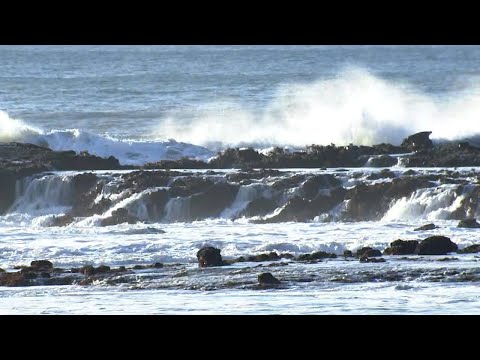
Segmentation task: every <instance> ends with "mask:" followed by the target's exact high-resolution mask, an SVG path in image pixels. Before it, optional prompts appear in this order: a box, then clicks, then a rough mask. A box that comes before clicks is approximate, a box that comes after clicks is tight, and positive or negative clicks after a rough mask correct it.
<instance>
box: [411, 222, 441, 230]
mask: <svg viewBox="0 0 480 360" xmlns="http://www.w3.org/2000/svg"><path fill="white" fill-rule="evenodd" d="M437 228H438V226H436V225H435V224H426V225H422V226H420V227H418V228H416V229H413V231H426V230H433V229H437Z"/></svg>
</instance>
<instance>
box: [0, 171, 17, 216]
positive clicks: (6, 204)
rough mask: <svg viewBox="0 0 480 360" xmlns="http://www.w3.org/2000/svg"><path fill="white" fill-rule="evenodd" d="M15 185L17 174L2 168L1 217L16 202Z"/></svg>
mask: <svg viewBox="0 0 480 360" xmlns="http://www.w3.org/2000/svg"><path fill="white" fill-rule="evenodd" d="M15 184H16V177H15V173H14V172H12V171H8V170H4V169H2V168H0V215H3V214H4V213H5V212H6V211H7V210H8V209H9V208H10V206H11V205H12V204H13V202H14V201H15Z"/></svg>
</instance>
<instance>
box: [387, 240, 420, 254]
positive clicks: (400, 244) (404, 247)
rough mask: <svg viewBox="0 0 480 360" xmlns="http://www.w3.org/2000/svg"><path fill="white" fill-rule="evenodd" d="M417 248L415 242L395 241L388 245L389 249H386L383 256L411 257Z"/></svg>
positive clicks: (416, 242)
mask: <svg viewBox="0 0 480 360" xmlns="http://www.w3.org/2000/svg"><path fill="white" fill-rule="evenodd" d="M417 246H418V241H417V240H407V241H405V240H395V241H393V242H391V243H390V247H389V248H386V249H385V250H384V251H383V253H384V254H385V255H412V254H414V253H415V249H416V248H417Z"/></svg>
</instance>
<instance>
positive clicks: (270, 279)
mask: <svg viewBox="0 0 480 360" xmlns="http://www.w3.org/2000/svg"><path fill="white" fill-rule="evenodd" d="M258 283H259V284H260V285H279V284H280V280H278V279H277V278H276V277H274V276H273V275H272V274H271V273H261V274H260V275H258Z"/></svg>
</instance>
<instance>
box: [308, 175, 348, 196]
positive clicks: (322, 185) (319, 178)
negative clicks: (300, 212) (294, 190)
mask: <svg viewBox="0 0 480 360" xmlns="http://www.w3.org/2000/svg"><path fill="white" fill-rule="evenodd" d="M340 184H341V181H340V180H339V179H337V178H336V177H335V176H334V175H332V174H320V175H315V176H312V177H309V178H308V179H307V180H305V182H304V183H303V184H302V186H301V187H300V191H301V192H302V194H303V197H304V198H305V199H313V198H315V197H316V196H317V195H318V191H319V190H320V189H330V188H333V187H336V186H339V185H340Z"/></svg>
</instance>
